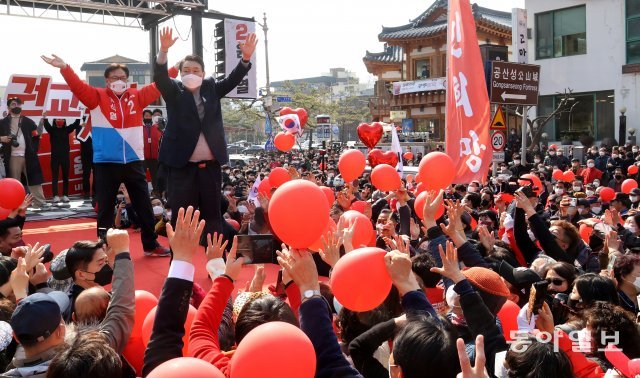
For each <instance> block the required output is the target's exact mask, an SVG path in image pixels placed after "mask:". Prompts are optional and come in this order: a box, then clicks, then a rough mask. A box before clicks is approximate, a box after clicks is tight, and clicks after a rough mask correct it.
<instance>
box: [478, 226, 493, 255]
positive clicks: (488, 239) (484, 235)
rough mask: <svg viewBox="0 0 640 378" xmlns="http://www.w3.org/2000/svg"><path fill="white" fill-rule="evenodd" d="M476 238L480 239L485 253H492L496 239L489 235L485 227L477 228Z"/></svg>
mask: <svg viewBox="0 0 640 378" xmlns="http://www.w3.org/2000/svg"><path fill="white" fill-rule="evenodd" d="M478 237H479V238H480V243H482V245H483V246H484V248H485V249H486V250H487V252H488V251H493V247H494V246H495V244H496V239H495V238H494V237H493V235H491V233H490V232H489V229H488V228H487V226H485V225H480V226H478Z"/></svg>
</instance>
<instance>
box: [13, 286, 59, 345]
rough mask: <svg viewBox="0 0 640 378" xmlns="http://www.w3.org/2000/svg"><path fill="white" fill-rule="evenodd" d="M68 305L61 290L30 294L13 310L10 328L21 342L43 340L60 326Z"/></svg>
mask: <svg viewBox="0 0 640 378" xmlns="http://www.w3.org/2000/svg"><path fill="white" fill-rule="evenodd" d="M68 307H69V297H68V296H67V294H65V293H63V292H61V291H52V292H50V293H48V294H43V293H36V294H31V295H29V296H28V297H26V298H24V299H23V300H21V301H20V303H18V306H17V307H16V309H15V311H13V315H11V328H13V332H14V333H15V335H16V338H17V339H18V340H19V341H20V342H21V343H30V344H33V343H36V342H41V341H44V340H45V339H47V338H48V337H49V336H51V334H52V333H53V332H54V331H55V330H56V329H57V328H58V326H60V322H61V321H62V313H63V312H64V311H65V310H66V309H67V308H68Z"/></svg>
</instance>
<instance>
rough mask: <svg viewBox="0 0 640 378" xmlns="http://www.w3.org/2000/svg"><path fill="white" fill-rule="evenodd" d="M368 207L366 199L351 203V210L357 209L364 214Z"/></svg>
mask: <svg viewBox="0 0 640 378" xmlns="http://www.w3.org/2000/svg"><path fill="white" fill-rule="evenodd" d="M366 207H367V203H366V202H365V201H355V202H353V203H352V204H351V210H355V211H357V212H359V213H362V214H364V210H365V208H366Z"/></svg>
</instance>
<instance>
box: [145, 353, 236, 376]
mask: <svg viewBox="0 0 640 378" xmlns="http://www.w3.org/2000/svg"><path fill="white" fill-rule="evenodd" d="M186 376H188V377H189V378H225V377H224V374H223V373H222V372H221V371H220V370H218V368H217V367H215V366H213V365H212V364H211V363H209V362H207V361H203V360H201V359H199V358H193V357H178V358H173V359H171V360H169V361H166V362H164V363H162V364H160V365H158V367H156V368H155V369H153V370H152V371H151V373H149V375H147V378H175V377H186Z"/></svg>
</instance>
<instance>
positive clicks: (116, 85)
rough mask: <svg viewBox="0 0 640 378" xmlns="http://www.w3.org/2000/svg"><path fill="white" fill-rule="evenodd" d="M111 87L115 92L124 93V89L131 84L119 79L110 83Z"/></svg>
mask: <svg viewBox="0 0 640 378" xmlns="http://www.w3.org/2000/svg"><path fill="white" fill-rule="evenodd" d="M109 88H110V89H111V90H112V91H113V92H114V93H115V94H118V95H119V94H123V93H124V91H126V90H127V89H128V88H129V84H127V83H126V82H124V81H122V80H118V81H114V82H113V83H111V84H109Z"/></svg>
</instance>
